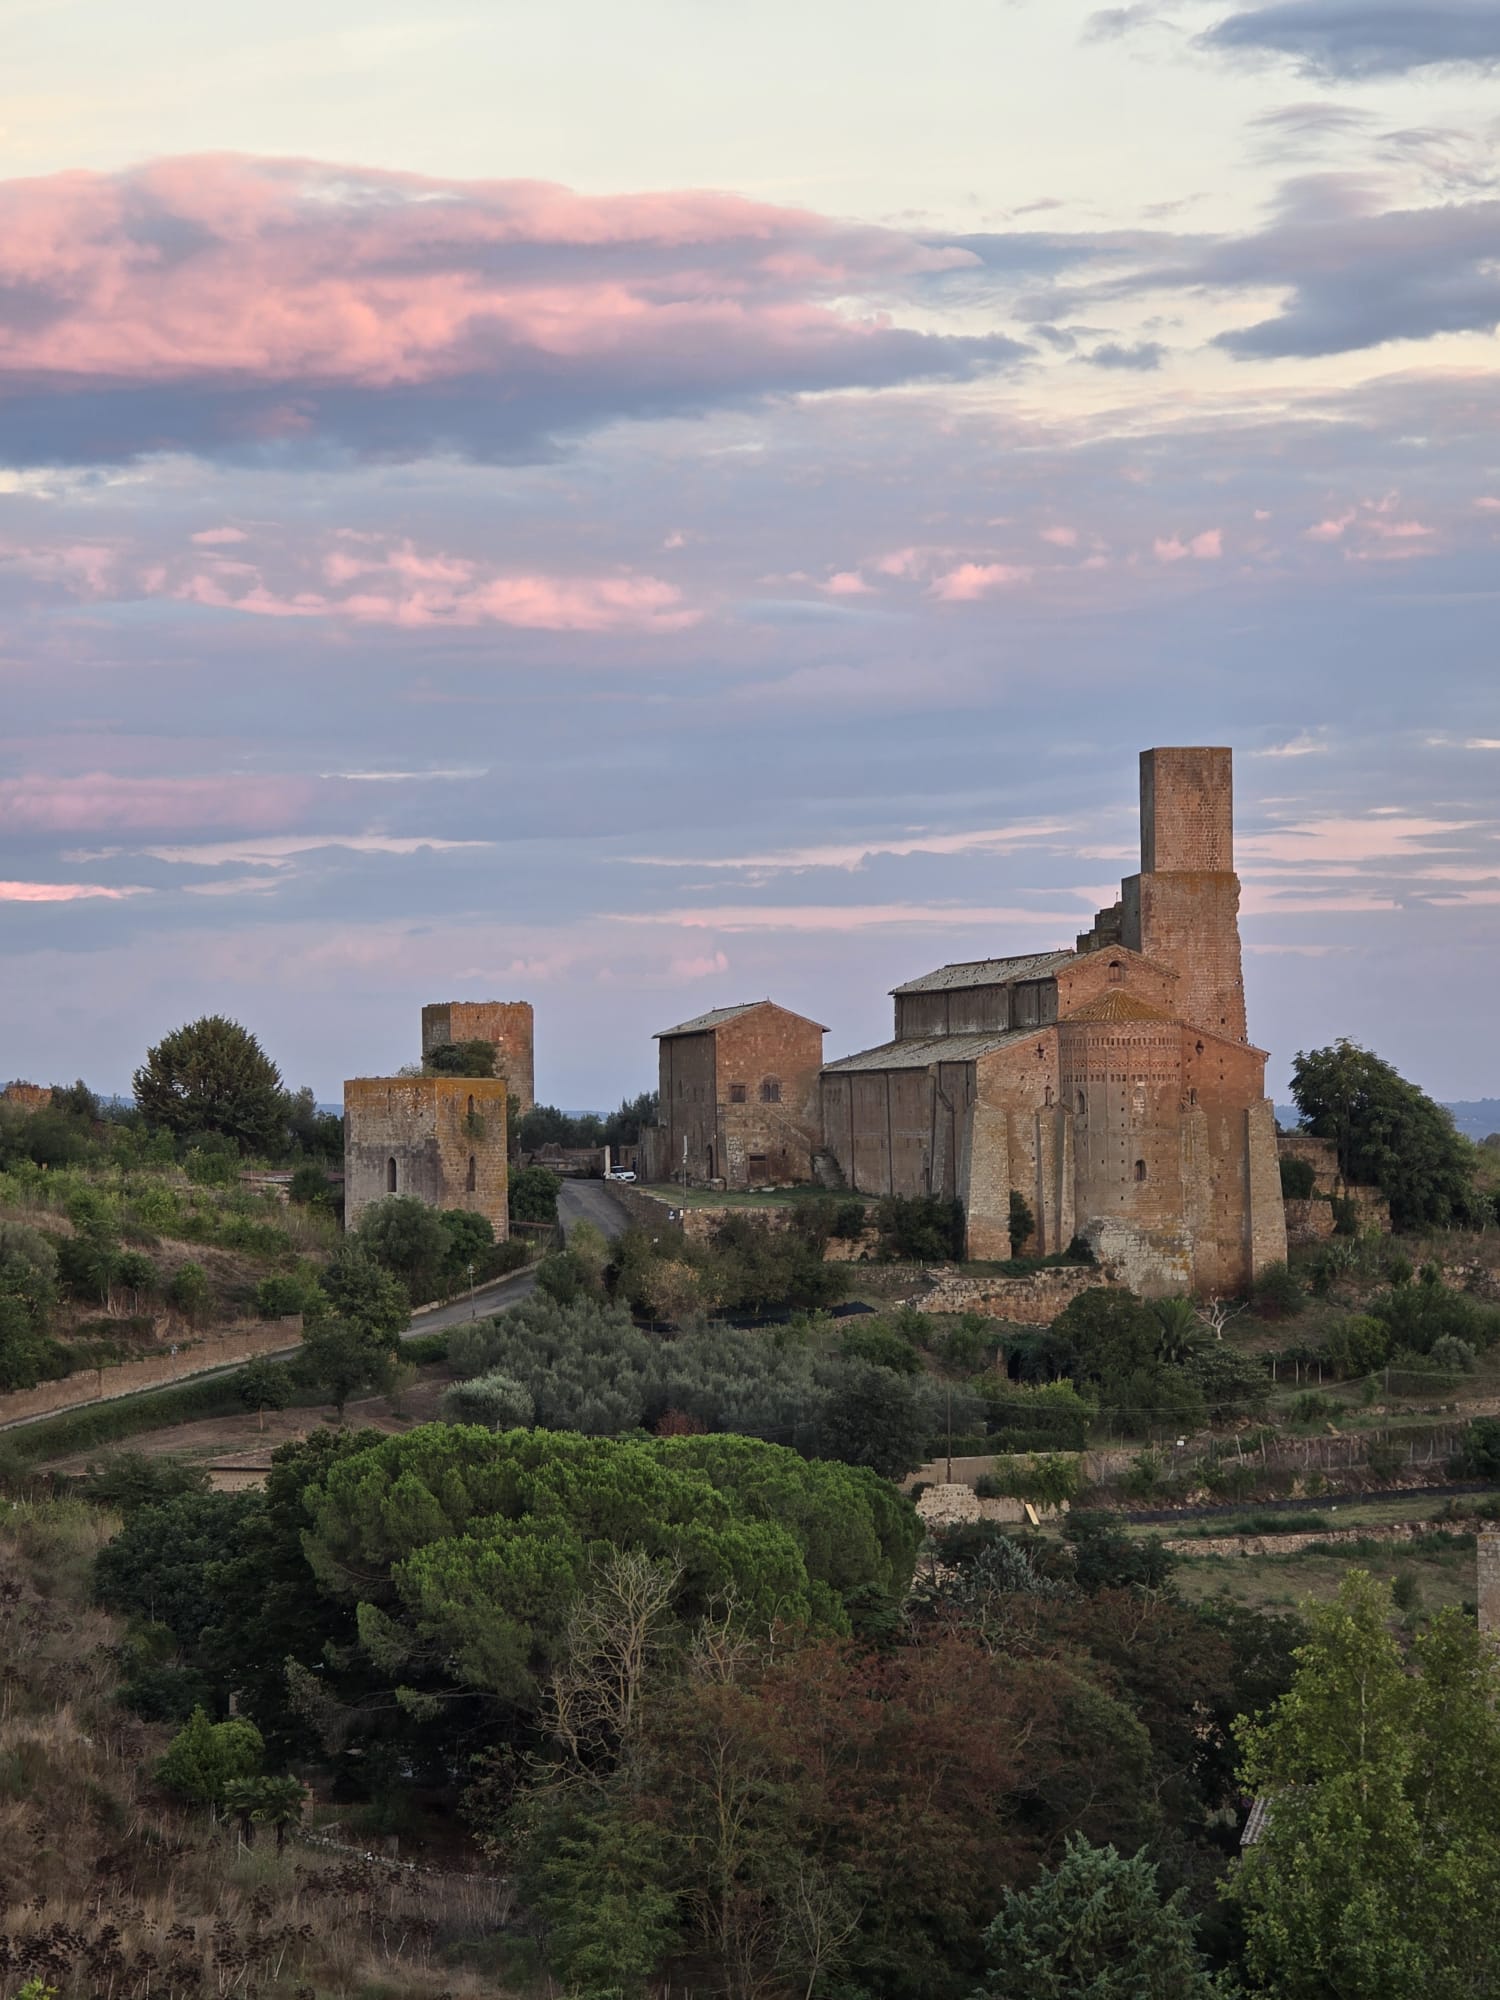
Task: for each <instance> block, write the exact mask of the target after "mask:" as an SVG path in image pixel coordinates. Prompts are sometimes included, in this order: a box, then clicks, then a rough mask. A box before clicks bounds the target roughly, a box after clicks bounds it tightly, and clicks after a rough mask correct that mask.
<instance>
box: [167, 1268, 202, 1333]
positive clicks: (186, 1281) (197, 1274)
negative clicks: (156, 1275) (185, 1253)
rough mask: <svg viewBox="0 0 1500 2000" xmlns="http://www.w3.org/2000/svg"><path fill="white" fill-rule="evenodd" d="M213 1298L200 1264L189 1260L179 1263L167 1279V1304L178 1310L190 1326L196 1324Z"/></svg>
mask: <svg viewBox="0 0 1500 2000" xmlns="http://www.w3.org/2000/svg"><path fill="white" fill-rule="evenodd" d="M212 1299H213V1287H212V1285H210V1283H209V1282H208V1273H207V1271H205V1270H204V1268H203V1266H202V1265H201V1264H195V1263H193V1262H192V1261H191V1260H189V1261H188V1262H187V1263H186V1264H179V1265H178V1266H177V1269H176V1270H175V1271H174V1272H173V1273H172V1275H171V1277H170V1279H169V1280H168V1281H167V1304H168V1305H169V1306H172V1307H173V1308H174V1309H175V1310H176V1311H177V1312H180V1313H181V1314H182V1316H183V1318H184V1319H185V1320H187V1322H188V1323H189V1325H191V1326H196V1325H198V1323H199V1321H200V1320H202V1319H203V1317H204V1316H205V1314H206V1313H207V1311H208V1308H209V1305H210V1303H211V1302H212Z"/></svg>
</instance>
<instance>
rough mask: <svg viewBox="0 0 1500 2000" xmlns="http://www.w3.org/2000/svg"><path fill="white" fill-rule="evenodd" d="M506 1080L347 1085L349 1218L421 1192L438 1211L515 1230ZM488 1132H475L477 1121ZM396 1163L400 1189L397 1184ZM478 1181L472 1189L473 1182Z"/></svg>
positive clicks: (503, 1231) (390, 1080)
mask: <svg viewBox="0 0 1500 2000" xmlns="http://www.w3.org/2000/svg"><path fill="white" fill-rule="evenodd" d="M506 1095H507V1080H506V1079H505V1078H504V1077H465V1076H421V1077H404V1076H396V1077H356V1078H354V1079H352V1080H351V1081H350V1082H348V1083H346V1084H345V1085H344V1219H345V1226H346V1227H348V1228H353V1227H354V1225H355V1224H356V1223H357V1222H358V1220H359V1218H360V1216H361V1215H362V1214H363V1212H364V1210H365V1209H366V1208H368V1207H369V1205H370V1204H371V1202H375V1201H383V1200H384V1199H385V1197H386V1196H387V1195H388V1194H391V1193H395V1194H403V1195H414V1196H415V1197H416V1198H417V1200H419V1201H424V1202H426V1203H427V1204H428V1205H429V1207H432V1208H463V1209H471V1210H472V1211H473V1212H474V1213H475V1214H478V1215H483V1216H486V1217H487V1218H488V1219H489V1222H490V1224H491V1226H492V1227H493V1229H494V1232H495V1240H496V1242H502V1243H503V1242H504V1241H505V1239H506V1237H507V1236H508V1234H509V1232H510V1215H509V1205H508V1192H509V1177H508V1168H507V1162H506ZM476 1123H477V1124H478V1125H479V1126H480V1127H481V1128H482V1129H479V1130H475V1129H474V1126H475V1124H476ZM392 1161H394V1162H395V1181H396V1185H395V1187H394V1189H393V1188H392V1187H391V1185H390V1168H391V1162H392ZM471 1182H472V1184H471Z"/></svg>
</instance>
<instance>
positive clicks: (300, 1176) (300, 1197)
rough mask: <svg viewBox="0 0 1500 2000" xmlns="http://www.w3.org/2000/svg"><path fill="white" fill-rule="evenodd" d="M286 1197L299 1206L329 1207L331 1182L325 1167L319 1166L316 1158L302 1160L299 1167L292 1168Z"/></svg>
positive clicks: (330, 1204)
mask: <svg viewBox="0 0 1500 2000" xmlns="http://www.w3.org/2000/svg"><path fill="white" fill-rule="evenodd" d="M287 1198H288V1200H290V1201H294V1202H296V1203H297V1205H298V1206H299V1207H309V1208H312V1207H318V1208H329V1207H331V1206H332V1204H333V1183H332V1182H331V1181H330V1180H329V1178H328V1173H327V1170H326V1168H324V1167H321V1166H319V1165H318V1163H317V1161H316V1160H304V1161H303V1162H302V1164H301V1166H300V1167H295V1168H294V1169H293V1170H292V1181H291V1186H290V1187H289V1188H288V1189H287Z"/></svg>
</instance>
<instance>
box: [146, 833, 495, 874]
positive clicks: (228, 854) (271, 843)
mask: <svg viewBox="0 0 1500 2000" xmlns="http://www.w3.org/2000/svg"><path fill="white" fill-rule="evenodd" d="M493 845H494V842H493V841H489V840H439V839H437V838H436V837H434V836H433V835H431V834H412V835H397V834H386V833H288V834H281V835H278V836H276V837H274V838H272V839H269V840H223V841H211V842H196V843H194V844H193V845H191V846H179V847H143V848H141V849H139V850H138V851H139V852H140V853H141V854H144V855H149V856H150V858H151V859H152V860H153V861H170V862H176V863H180V864H182V865H184V866H186V867H191V868H220V867H223V866H224V865H225V864H226V863H238V864H240V865H241V866H245V865H250V866H256V867H261V868H284V867H286V865H287V864H288V862H290V861H292V860H294V859H295V858H296V857H297V856H298V855H300V854H312V853H316V852H318V851H319V850H321V849H324V848H334V847H336V848H343V849H345V850H346V851H347V852H348V853H351V854H420V853H423V852H424V851H427V850H431V851H432V852H434V853H438V854H446V853H448V852H450V851H452V850H453V849H456V848H465V847H469V848H474V847H492V846H493Z"/></svg>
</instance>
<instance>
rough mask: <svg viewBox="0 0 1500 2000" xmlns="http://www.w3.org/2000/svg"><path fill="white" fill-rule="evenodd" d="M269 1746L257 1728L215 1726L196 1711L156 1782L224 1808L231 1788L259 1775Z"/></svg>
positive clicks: (237, 1720)
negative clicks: (243, 1780)
mask: <svg viewBox="0 0 1500 2000" xmlns="http://www.w3.org/2000/svg"><path fill="white" fill-rule="evenodd" d="M265 1749H266V1746H265V1744H264V1743H263V1741H262V1740H261V1734H260V1731H259V1730H258V1729H257V1728H256V1726H255V1724H254V1723H253V1722H246V1721H245V1720H244V1719H243V1718H242V1717H239V1716H235V1717H231V1719H230V1720H229V1721H228V1722H210V1721H209V1719H208V1717H207V1715H206V1714H205V1713H204V1712H203V1710H202V1709H201V1708H195V1709H194V1710H193V1713H192V1715H191V1716H190V1718H189V1719H188V1722H187V1725H186V1727H185V1728H183V1729H181V1730H179V1731H178V1733H177V1735H176V1736H174V1737H173V1739H172V1741H171V1744H170V1745H169V1746H168V1749H167V1754H166V1755H165V1757H163V1758H162V1759H161V1761H160V1762H159V1763H158V1765H157V1767H156V1781H157V1783H158V1784H159V1785H162V1786H164V1787H165V1788H166V1789H167V1790H168V1791H169V1792H176V1793H177V1794H178V1795H179V1796H180V1797H182V1798H185V1799H191V1800H193V1801H194V1803H195V1804H198V1805H208V1806H217V1807H220V1808H222V1807H223V1805H224V1803H225V1797H226V1794H227V1792H228V1790H229V1788H230V1786H231V1785H233V1784H235V1783H237V1782H238V1781H239V1780H241V1779H244V1778H253V1777H255V1775H256V1774H257V1773H258V1772H259V1770H260V1767H261V1762H262V1759H263V1758H264V1756H265Z"/></svg>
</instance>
